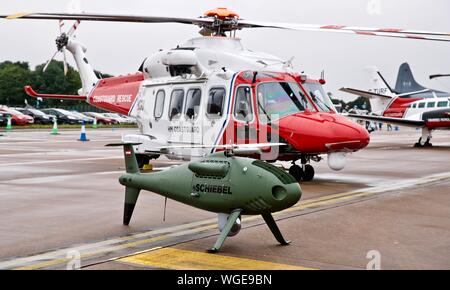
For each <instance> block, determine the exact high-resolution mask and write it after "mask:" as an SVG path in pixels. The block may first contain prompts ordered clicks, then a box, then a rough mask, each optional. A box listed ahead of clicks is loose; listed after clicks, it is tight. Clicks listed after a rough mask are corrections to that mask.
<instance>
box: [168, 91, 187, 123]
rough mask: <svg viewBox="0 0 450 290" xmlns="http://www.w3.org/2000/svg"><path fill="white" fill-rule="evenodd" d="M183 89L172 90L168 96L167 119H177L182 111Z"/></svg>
mask: <svg viewBox="0 0 450 290" xmlns="http://www.w3.org/2000/svg"><path fill="white" fill-rule="evenodd" d="M183 102H184V91H183V90H173V91H172V96H171V97H170V106H169V120H173V119H178V118H180V115H181V113H182V111H183Z"/></svg>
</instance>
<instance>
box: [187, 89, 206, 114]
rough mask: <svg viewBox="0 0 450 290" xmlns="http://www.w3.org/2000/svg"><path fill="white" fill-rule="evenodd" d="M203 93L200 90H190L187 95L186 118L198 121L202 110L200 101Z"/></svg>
mask: <svg viewBox="0 0 450 290" xmlns="http://www.w3.org/2000/svg"><path fill="white" fill-rule="evenodd" d="M201 97H202V91H201V90H200V89H190V90H189V91H188V92H187V94H186V112H185V114H186V117H187V118H188V119H190V120H193V119H196V118H197V116H198V112H199V110H200V100H201Z"/></svg>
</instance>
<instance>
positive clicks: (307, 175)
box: [302, 164, 315, 181]
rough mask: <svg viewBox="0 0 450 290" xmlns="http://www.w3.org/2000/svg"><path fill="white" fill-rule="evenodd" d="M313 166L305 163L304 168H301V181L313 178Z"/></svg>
mask: <svg viewBox="0 0 450 290" xmlns="http://www.w3.org/2000/svg"><path fill="white" fill-rule="evenodd" d="M314 173H315V172H314V167H312V166H311V165H310V164H306V165H305V169H304V170H303V176H302V180H303V181H311V180H313V178H314Z"/></svg>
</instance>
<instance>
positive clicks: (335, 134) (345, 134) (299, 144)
mask: <svg viewBox="0 0 450 290" xmlns="http://www.w3.org/2000/svg"><path fill="white" fill-rule="evenodd" d="M280 136H281V137H282V138H284V139H285V140H287V141H288V142H289V143H290V145H292V146H293V147H294V148H295V149H297V150H299V151H301V152H305V153H327V152H330V151H357V150H360V149H362V148H364V147H366V146H367V145H368V144H369V141H370V137H369V133H368V132H367V130H366V129H365V128H363V127H362V126H360V125H358V124H357V123H355V122H353V121H350V120H349V119H347V118H346V117H344V116H340V115H338V114H332V113H314V114H296V115H293V116H289V117H287V118H285V119H283V120H280Z"/></svg>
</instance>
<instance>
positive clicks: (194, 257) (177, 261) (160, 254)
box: [117, 248, 313, 270]
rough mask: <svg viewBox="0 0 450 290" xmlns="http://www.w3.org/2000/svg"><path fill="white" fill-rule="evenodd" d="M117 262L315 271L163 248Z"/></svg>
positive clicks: (180, 267) (185, 267)
mask: <svg viewBox="0 0 450 290" xmlns="http://www.w3.org/2000/svg"><path fill="white" fill-rule="evenodd" d="M117 261H119V262H127V263H131V264H137V265H144V266H150V267H155V268H164V269H174V270H313V269H312V268H306V267H299V266H293V265H288V264H279V263H272V262H266V261H261V260H254V259H247V258H237V257H231V256H223V255H218V254H208V253H204V252H195V251H188V250H180V249H175V248H162V249H159V250H155V251H151V252H148V253H143V254H138V255H134V256H130V257H126V258H122V259H118V260H117Z"/></svg>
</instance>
